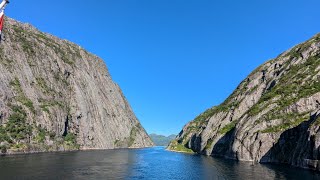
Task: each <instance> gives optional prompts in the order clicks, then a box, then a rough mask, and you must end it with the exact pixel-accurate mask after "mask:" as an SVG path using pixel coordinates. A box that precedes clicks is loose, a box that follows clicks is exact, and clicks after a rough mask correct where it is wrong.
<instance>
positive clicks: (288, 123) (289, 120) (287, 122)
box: [261, 113, 310, 133]
mask: <svg viewBox="0 0 320 180" xmlns="http://www.w3.org/2000/svg"><path fill="white" fill-rule="evenodd" d="M308 114H309V113H304V114H296V113H291V114H283V113H282V114H277V115H273V116H271V117H270V115H269V116H266V118H267V119H266V120H275V119H279V120H283V121H284V122H283V123H281V124H280V125H277V126H271V127H268V128H267V129H265V130H262V131H261V132H262V133H274V132H282V131H285V130H288V129H291V128H294V127H296V126H298V125H299V124H301V123H302V122H303V121H306V120H308V118H310V117H309V116H308Z"/></svg>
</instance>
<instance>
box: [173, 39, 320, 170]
mask: <svg viewBox="0 0 320 180" xmlns="http://www.w3.org/2000/svg"><path fill="white" fill-rule="evenodd" d="M319 71H320V34H316V35H315V36H314V37H312V38H311V39H310V40H308V41H306V42H304V43H301V44H298V45H297V46H295V47H293V48H291V49H289V50H287V51H285V52H284V53H282V54H280V55H279V56H278V57H276V58H274V59H272V60H270V61H267V62H265V63H263V64H262V65H261V66H259V67H258V68H256V69H255V70H254V71H253V72H252V73H250V74H249V75H248V76H247V78H245V79H244V80H243V81H242V82H241V83H240V84H239V86H238V87H237V88H236V89H235V91H234V92H233V93H232V94H231V95H230V96H229V97H228V98H227V99H226V100H225V101H224V102H223V103H221V104H220V105H218V106H215V107H213V108H209V109H208V110H206V111H205V112H204V113H202V114H200V115H199V116H198V117H196V118H195V119H194V120H193V121H190V122H189V123H188V124H186V125H185V126H184V128H183V130H182V131H181V132H180V133H179V135H178V137H177V138H176V140H174V141H172V142H171V144H170V145H169V146H168V149H169V150H178V151H191V150H192V151H194V152H196V153H200V154H205V155H212V156H222V157H225V158H229V159H235V160H243V161H254V162H261V163H263V162H269V163H286V164H290V165H293V166H298V167H303V168H310V169H314V170H318V171H319V170H320V161H319V160H320V159H319V156H318V155H320V151H319V144H320V133H319V131H318V130H319V124H318V122H319V119H320V118H319V113H320V109H319V108H320V104H319V102H320V83H319V80H320V72H319ZM290 138H294V140H292V139H290ZM308 139H309V140H310V139H312V142H310V141H309V140H308ZM295 142H299V143H298V144H296V146H295V145H294V144H295ZM290 153H291V154H292V155H289V154H290Z"/></svg>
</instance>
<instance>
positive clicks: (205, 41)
mask: <svg viewBox="0 0 320 180" xmlns="http://www.w3.org/2000/svg"><path fill="white" fill-rule="evenodd" d="M88 2H89V3H88ZM57 3H59V4H57ZM319 7H320V1H319V0H264V1H260V0H259V1H258V0H244V1H234V0H193V1H191V0H112V1H111V0H103V1H102V0H89V1H84V0H77V1H76V0H67V1H56V3H54V1H44V0H32V1H27V0H24V1H18V0H12V2H11V4H10V6H8V7H7V14H8V15H9V16H10V17H12V18H15V19H17V20H19V21H22V22H29V23H31V24H33V25H34V26H36V27H37V28H39V29H40V30H42V31H45V32H48V33H51V34H54V35H56V36H58V37H61V38H64V39H68V40H70V41H73V42H75V43H77V44H80V45H81V46H82V47H84V48H85V49H87V50H89V51H90V52H92V53H94V54H96V55H98V56H100V57H101V58H103V59H104V60H105V62H106V64H107V66H108V68H109V71H110V72H111V75H112V77H113V79H114V80H115V81H116V82H117V83H118V84H119V85H120V86H121V88H122V90H123V92H124V94H125V95H126V97H127V99H128V100H129V102H130V104H131V106H132V108H133V109H134V111H135V113H136V115H137V117H138V118H139V120H140V121H141V123H142V125H143V126H144V127H145V128H146V130H147V131H148V132H149V133H158V134H164V135H168V134H171V133H179V131H180V130H181V129H182V127H183V126H184V124H186V123H187V122H188V121H190V120H192V119H193V118H194V117H195V116H197V115H198V114H200V113H201V112H202V111H204V110H205V109H207V108H209V107H211V106H213V105H217V104H219V103H221V102H222V101H223V100H224V99H225V98H226V97H227V96H228V95H229V94H230V93H231V92H232V91H233V90H234V89H235V88H236V86H237V85H238V84H239V83H240V82H241V81H242V80H243V79H244V78H245V77H246V76H247V75H248V74H249V73H250V72H251V71H252V70H253V69H255V67H257V66H259V65H260V64H261V63H263V62H264V61H266V60H268V59H271V58H273V57H276V56H277V55H278V54H279V53H281V52H282V51H284V50H287V49H288V48H290V47H292V46H294V45H295V44H298V43H300V42H302V41H304V40H307V39H309V38H310V37H311V36H313V35H314V34H316V33H318V32H320V23H319V21H320V13H319Z"/></svg>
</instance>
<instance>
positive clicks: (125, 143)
mask: <svg viewBox="0 0 320 180" xmlns="http://www.w3.org/2000/svg"><path fill="white" fill-rule="evenodd" d="M4 34H5V41H3V42H2V43H1V45H0V82H1V83H0V143H1V144H0V148H1V150H2V152H3V153H5V152H7V153H16V152H37V151H41V152H42V151H64V150H76V149H112V148H127V147H130V148H139V147H148V146H152V145H153V143H152V141H151V139H150V138H149V136H148V135H147V133H146V132H145V130H144V128H143V127H142V126H141V125H140V123H139V121H138V120H137V118H136V116H135V115H134V113H133V111H132V109H131V107H130V105H129V104H128V102H127V100H126V98H125V97H124V95H123V94H122V92H121V89H120V88H119V86H118V85H117V84H116V83H114V82H113V81H112V79H111V76H110V74H109V72H108V70H107V68H106V66H105V64H104V62H103V61H102V60H101V59H100V58H99V57H97V56H95V55H92V54H90V53H88V52H87V51H85V50H84V49H83V48H81V47H80V46H78V45H76V44H73V43H71V42H69V41H66V40H61V39H59V38H57V37H54V36H52V35H49V34H46V33H42V32H40V31H39V30H37V29H36V28H34V27H32V26H31V25H28V24H22V23H20V22H17V21H15V20H13V19H9V18H7V19H6V21H5V29H4Z"/></svg>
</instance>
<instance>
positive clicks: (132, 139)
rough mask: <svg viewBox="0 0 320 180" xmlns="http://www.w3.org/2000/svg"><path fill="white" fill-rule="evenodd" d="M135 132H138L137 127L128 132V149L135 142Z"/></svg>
mask: <svg viewBox="0 0 320 180" xmlns="http://www.w3.org/2000/svg"><path fill="white" fill-rule="evenodd" d="M137 132H138V129H137V127H136V126H134V127H132V129H131V131H130V137H129V141H128V146H129V147H131V146H132V145H133V143H134V141H135V140H136V136H137Z"/></svg>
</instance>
